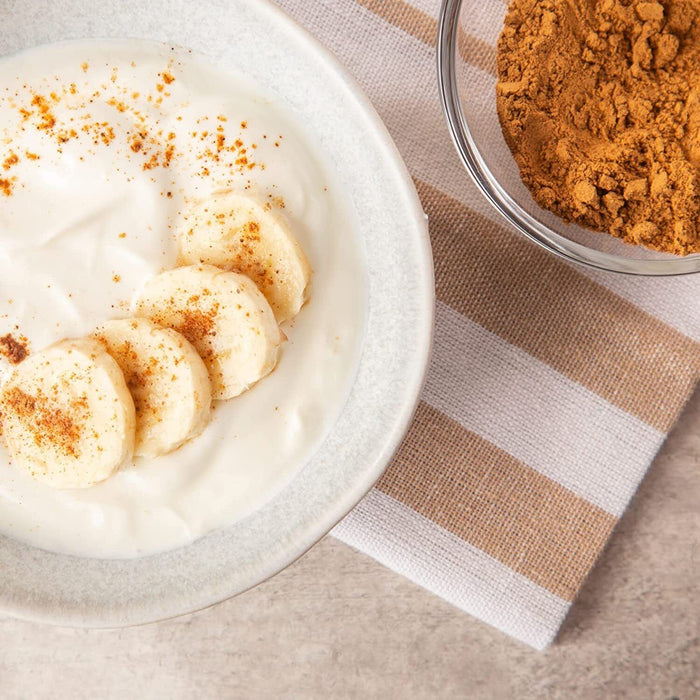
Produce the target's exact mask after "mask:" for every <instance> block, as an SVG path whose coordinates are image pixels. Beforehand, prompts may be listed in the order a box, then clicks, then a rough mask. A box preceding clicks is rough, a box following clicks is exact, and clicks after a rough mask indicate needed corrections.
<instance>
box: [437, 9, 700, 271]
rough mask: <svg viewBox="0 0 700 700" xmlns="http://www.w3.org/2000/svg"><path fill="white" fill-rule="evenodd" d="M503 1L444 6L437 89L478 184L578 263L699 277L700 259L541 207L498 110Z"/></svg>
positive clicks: (531, 233)
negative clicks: (498, 46)
mask: <svg viewBox="0 0 700 700" xmlns="http://www.w3.org/2000/svg"><path fill="white" fill-rule="evenodd" d="M507 6H508V5H507V3H506V2H503V0H490V1H489V2H486V3H484V2H482V0H443V2H442V8H441V10H440V22H439V29H438V46H437V61H438V83H439V86H440V94H441V99H442V106H443V109H444V112H445V116H446V118H447V123H448V126H449V129H450V133H451V136H452V139H453V141H454V144H455V147H456V148H457V151H458V153H459V155H460V157H461V159H462V161H463V163H464V165H465V166H466V168H467V170H468V172H469V174H470V175H471V176H472V178H473V179H474V182H475V183H476V185H477V186H478V187H479V189H480V190H481V191H482V192H483V194H484V195H485V196H486V198H487V199H488V200H489V201H490V202H491V204H492V205H493V206H494V207H495V208H496V209H497V210H498V211H499V212H500V213H501V214H502V215H503V216H504V217H505V218H506V219H508V221H509V222H510V223H511V224H512V225H513V226H514V227H515V228H516V229H517V230H518V231H520V232H521V233H523V234H525V235H526V236H527V237H528V238H530V239H532V240H533V241H535V242H536V243H538V244H539V245H541V246H543V247H544V248H546V249H547V250H549V251H551V252H553V253H555V254H557V255H560V256H561V257H563V258H566V259H568V260H572V261H574V262H577V263H582V264H584V265H589V266H591V267H596V268H599V269H602V270H609V271H612V272H623V273H627V274H633V275H655V276H660V275H683V274H690V273H693V272H700V255H688V256H686V257H680V256H675V255H671V254H667V253H658V252H655V251H651V250H648V249H646V248H642V247H641V246H635V245H630V244H628V243H623V242H622V241H621V240H620V239H618V238H615V237H613V236H609V235H607V234H605V233H598V232H594V231H590V230H588V229H585V228H582V227H580V226H577V225H575V224H567V223H566V222H564V221H563V220H562V219H560V218H559V217H557V216H556V215H555V214H552V213H551V212H548V211H545V210H544V209H542V208H541V207H540V206H538V205H537V204H536V203H535V201H534V200H533V199H532V197H531V196H530V193H529V191H528V190H527V188H526V187H525V185H524V184H523V183H522V181H521V179H520V174H519V169H518V166H517V164H516V163H515V160H514V159H513V156H512V155H511V152H510V149H509V148H508V146H507V144H506V141H505V139H504V138H503V135H502V133H501V128H500V124H499V121H498V115H497V112H496V60H495V58H496V52H495V48H494V47H495V45H496V40H497V39H498V36H499V34H500V32H501V28H502V27H503V19H504V17H505V13H506V10H507Z"/></svg>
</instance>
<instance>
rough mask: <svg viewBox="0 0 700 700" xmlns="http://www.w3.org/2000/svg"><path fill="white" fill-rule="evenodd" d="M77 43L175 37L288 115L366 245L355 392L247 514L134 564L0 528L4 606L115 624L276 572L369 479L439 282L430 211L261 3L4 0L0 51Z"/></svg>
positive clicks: (348, 103) (374, 119)
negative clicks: (45, 544) (288, 475)
mask: <svg viewBox="0 0 700 700" xmlns="http://www.w3.org/2000/svg"><path fill="white" fill-rule="evenodd" d="M88 37H119V38H126V37H134V38H144V39H151V40H159V41H167V42H170V43H175V44H181V45H183V46H187V47H189V48H192V49H193V50H195V51H198V52H200V53H202V54H203V55H205V56H207V57H209V59H210V60H211V61H213V62H214V63H215V64H217V65H219V66H221V67H223V68H225V69H227V70H230V71H232V72H235V73H239V74H243V75H245V76H246V77H247V78H248V79H249V80H251V81H252V82H253V83H254V84H256V85H257V86H258V88H259V89H260V91H261V92H262V93H264V94H266V95H267V96H269V97H271V98H272V99H273V100H274V101H275V102H276V103H277V104H278V105H280V106H282V107H283V108H285V109H287V110H289V111H290V112H291V114H292V115H293V117H294V118H295V121H296V122H297V123H298V124H299V125H300V126H301V128H302V130H303V131H304V132H305V133H306V134H307V135H308V136H309V137H310V138H313V139H314V140H315V142H316V143H317V144H318V147H319V149H320V151H321V152H322V153H323V154H324V155H325V156H326V158H327V159H328V160H329V161H330V163H331V164H332V166H333V168H334V170H335V173H336V177H337V181H338V183H339V184H340V185H342V186H343V187H344V188H345V190H346V191H347V193H348V196H349V199H350V203H351V206H352V208H353V209H354V212H355V215H356V220H357V235H358V236H359V237H360V240H361V244H362V247H363V249H364V253H365V262H366V269H367V278H368V290H367V303H368V309H367V324H366V331H365V337H364V339H363V347H362V357H361V360H360V364H359V369H358V371H357V376H356V379H355V382H354V384H353V387H352V390H351V393H350V397H349V399H348V401H347V404H346V405H345V407H344V408H343V411H342V413H341V415H340V417H339V418H338V420H337V422H336V423H335V425H334V427H333V428H332V430H331V431H330V433H329V434H328V435H327V436H326V439H325V441H324V443H323V445H322V446H321V447H320V449H319V450H318V452H317V453H316V454H315V455H314V456H313V457H312V459H311V460H310V461H309V462H308V463H307V464H305V465H304V466H303V468H302V469H301V470H300V471H299V472H298V474H297V475H296V477H295V478H294V479H293V480H292V481H291V483H289V485H288V486H287V487H286V488H284V489H283V490H282V492H280V493H279V494H278V495H277V496H276V497H275V498H274V499H273V500H272V501H270V502H268V503H267V504H266V505H265V506H264V507H263V508H261V509H260V510H258V511H256V512H255V513H254V514H253V515H251V516H249V517H247V518H245V519H244V520H242V521H240V522H238V523H236V524H234V525H232V526H230V527H228V528H226V529H222V530H218V531H215V532H212V533H210V534H209V535H207V536H205V537H202V538H201V539H199V540H197V541H195V542H194V543H192V544H190V545H188V546H186V547H182V548H180V549H176V550H173V551H169V552H165V553H163V554H157V555H153V556H147V557H142V558H139V559H122V560H114V559H112V560H103V559H84V558H79V557H73V556H67V555H60V554H55V553H51V552H47V551H44V550H40V549H35V548H32V547H30V546H27V545H25V544H22V543H19V542H17V541H15V540H12V539H9V538H4V537H0V612H5V613H9V614H12V615H16V616H19V617H24V618H29V619H34V620H41V621H46V622H51V623H56V624H67V625H80V626H96V627H115V626H124V625H132V624H139V623H144V622H150V621H154V620H158V619H163V618H167V617H171V616H174V615H179V614H183V613H186V612H190V611H193V610H198V609H201V608H203V607H206V606H208V605H212V604H214V603H217V602H219V601H221V600H223V599H225V598H227V597H230V596H232V595H235V594H237V593H240V592H242V591H244V590H246V589H247V588H250V587H251V586H254V585H256V584H257V583H259V582H261V581H263V580H264V579H266V578H268V577H270V576H272V575H273V574H275V573H277V572H278V571H280V570H281V569H282V568H284V567H285V566H287V565H288V564H290V563H291V562H292V561H293V560H294V559H296V558H297V557H298V556H300V555H301V554H302V553H303V552H304V551H306V550H307V549H308V548H309V547H311V546H312V545H313V544H314V543H315V542H317V541H318V540H319V539H320V538H321V537H322V536H323V535H324V534H325V533H326V532H328V530H329V529H330V528H331V527H332V526H333V525H334V524H335V523H337V522H338V521H339V520H340V519H341V518H342V517H343V516H344V515H345V514H346V513H347V512H348V511H349V510H350V509H351V508H352V507H353V506H354V505H355V504H356V503H357V502H358V501H359V500H360V499H361V498H362V496H363V495H364V494H365V493H366V492H367V491H368V490H369V489H370V488H371V486H372V485H373V484H374V482H375V481H376V480H377V479H378V478H379V476H380V475H381V473H382V472H383V471H384V469H385V468H386V466H387V464H388V462H389V460H390V459H391V456H392V455H393V453H394V452H395V450H396V448H397V447H398V445H399V443H400V441H401V439H402V437H403V435H404V433H405V431H406V430H407V428H408V425H409V422H410V420H411V417H412V415H413V411H414V409H415V406H416V403H417V400H418V395H419V392H420V388H421V386H422V383H423V379H424V374H425V369H426V366H427V362H428V357H429V352H430V341H431V333H432V319H433V304H434V288H433V268H432V259H431V253H430V244H429V240H428V235H427V226H426V219H425V216H424V214H423V211H422V209H421V206H420V202H419V200H418V197H417V195H416V192H415V189H414V187H413V183H412V181H411V178H410V176H409V174H408V172H407V171H406V169H405V167H404V165H403V163H402V161H401V158H400V156H399V154H398V152H397V150H396V148H395V146H394V144H393V142H392V141H391V138H390V137H389V135H388V133H387V132H386V129H385V128H384V126H383V125H382V123H381V121H380V120H379V118H378V116H377V114H376V113H375V112H374V110H373V109H372V107H371V105H370V104H369V102H368V100H367V99H366V97H365V96H364V95H363V94H362V92H361V91H360V89H359V88H358V86H357V85H356V84H355V83H354V82H353V81H352V80H351V79H350V78H349V77H348V76H347V74H346V73H345V72H344V71H343V69H342V67H341V66H340V65H339V64H338V63H337V62H336V60H335V59H334V58H333V57H332V56H331V55H330V54H329V53H328V52H327V51H326V50H325V49H324V48H323V47H321V46H320V45H319V44H318V43H317V42H316V41H315V40H314V39H312V38H311V37H310V36H309V35H308V34H306V33H305V32H304V31H303V30H302V29H300V28H299V27H298V26H297V25H295V24H294V23H293V22H292V21H291V20H290V19H289V18H288V17H287V16H286V15H285V14H284V13H282V12H281V11H280V10H279V9H277V8H276V7H274V6H273V5H271V4H269V3H268V2H266V1H264V0H255V1H254V0H200V1H199V2H196V3H191V2H187V1H186V0H179V1H178V2H173V0H154V1H152V2H149V3H142V2H135V1H134V0H131V1H128V2H121V3H103V4H100V5H99V8H98V6H96V5H95V3H94V2H92V0H62V1H61V2H54V1H49V2H45V1H43V0H33V1H32V2H25V0H9V2H6V3H4V4H3V22H2V27H1V28H0V54H2V55H6V54H10V53H13V52H15V51H18V50H21V49H25V48H28V47H30V46H35V45H37V44H42V43H47V42H54V41H59V40H62V39H74V38H88Z"/></svg>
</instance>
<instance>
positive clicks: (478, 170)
mask: <svg viewBox="0 0 700 700" xmlns="http://www.w3.org/2000/svg"><path fill="white" fill-rule="evenodd" d="M462 4H463V0H442V4H441V7H440V15H439V19H438V36H437V51H436V62H437V74H438V88H439V92H440V102H441V105H442V110H443V114H444V115H445V119H446V121H447V126H448V130H449V132H450V136H451V138H452V142H453V144H454V146H455V148H456V150H457V153H458V154H459V157H460V159H461V160H462V163H463V164H464V166H465V167H466V169H467V172H468V173H469V175H470V176H471V178H472V180H473V181H474V183H475V184H476V186H477V187H478V188H479V190H480V191H481V193H482V194H483V195H484V196H485V197H486V199H487V200H488V201H489V202H490V203H491V205H492V206H493V207H494V208H495V209H496V210H497V211H498V212H499V213H500V214H501V215H502V216H503V217H504V218H505V219H506V220H507V221H508V222H509V223H510V224H511V225H512V226H513V227H514V228H515V229H516V230H518V231H519V232H520V233H522V234H524V235H525V236H527V238H529V239H530V240H532V241H534V242H535V243H537V244H538V245H540V246H541V247H543V248H545V249H546V250H548V251H550V252H551V253H554V254H555V255H557V256H559V257H561V258H564V259H566V260H570V261H572V262H575V263H579V264H581V265H585V266H587V267H592V268H596V269H599V270H605V271H608V272H617V273H622V274H627V275H638V276H646V277H669V276H678V275H688V274H693V273H698V272H700V254H697V255H695V254H693V255H689V256H686V257H676V258H673V259H666V260H639V259H636V260H635V259H629V258H624V257H621V256H619V255H613V254H610V253H605V252H603V251H599V250H595V249H593V248H589V247H588V246H585V245H582V244H580V243H576V242H575V241H571V240H569V239H568V238H566V237H564V236H562V235H560V234H558V233H556V232H555V231H553V230H552V229H551V228H549V227H548V226H546V225H545V224H543V223H542V222H540V221H538V220H537V219H535V218H534V217H533V216H531V215H530V214H529V213H528V212H527V211H525V210H524V209H523V208H522V207H521V206H520V205H519V204H518V203H517V202H516V201H515V200H514V199H513V198H512V197H511V196H510V195H509V194H508V192H507V191H506V190H505V189H504V188H503V187H502V186H501V184H500V183H499V182H498V180H496V178H495V177H494V176H493V174H492V173H491V171H490V169H489V168H488V166H487V165H486V162H485V161H484V159H483V157H482V156H481V153H480V151H479V147H478V146H477V144H476V140H475V139H474V137H473V135H472V133H471V130H470V128H469V125H468V123H467V120H466V117H465V115H464V111H463V109H462V104H461V101H460V99H459V88H458V86H457V79H456V74H457V30H458V27H459V14H460V10H461V9H462Z"/></svg>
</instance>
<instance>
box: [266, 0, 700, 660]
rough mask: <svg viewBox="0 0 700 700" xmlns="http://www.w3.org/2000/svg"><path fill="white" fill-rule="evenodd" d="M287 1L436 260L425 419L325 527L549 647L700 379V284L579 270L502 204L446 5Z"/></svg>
mask: <svg viewBox="0 0 700 700" xmlns="http://www.w3.org/2000/svg"><path fill="white" fill-rule="evenodd" d="M491 1H492V2H501V1H502V0H491ZM278 4H279V5H280V6H281V7H282V8H283V9H285V10H286V11H287V12H289V13H290V14H291V15H292V16H293V17H294V18H295V19H296V20H297V21H298V22H299V23H301V24H302V25H303V26H305V27H306V28H307V29H308V30H310V32H311V33H312V34H314V35H315V36H316V37H317V38H318V39H320V40H321V42H323V43H324V44H325V45H326V46H328V47H329V48H330V49H331V50H332V51H333V52H335V54H336V55H337V56H338V57H339V58H340V60H341V61H342V62H343V63H344V64H345V65H346V67H347V68H348V69H349V70H350V72H351V73H352V74H353V75H354V76H355V78H356V79H357V80H358V81H359V82H360V84H361V85H362V86H363V88H364V89H365V91H366V92H367V94H368V95H369V97H370V98H371V99H372V100H373V102H374V105H375V107H376V109H377V110H378V112H379V113H380V115H381V116H382V118H383V119H384V122H385V123H386V125H387V127H388V128H389V131H390V132H391V134H392V136H393V138H394V140H395V141H396V144H397V146H398V147H399V150H400V151H401V153H402V155H403V157H404V159H405V161H406V164H407V165H408V168H409V170H410V171H411V173H412V175H413V177H414V179H415V182H416V186H417V188H418V193H419V195H420V197H421V200H422V202H423V206H424V208H425V211H426V212H427V214H428V216H429V221H430V236H431V240H432V245H433V251H434V255H435V274H436V283H437V299H438V302H437V325H436V337H435V349H434V356H433V359H432V364H431V368H430V371H429V375H428V380H427V385H426V387H425V390H424V393H423V396H422V401H421V403H420V406H419V408H418V413H417V415H416V418H415V422H414V423H413V426H412V428H411V430H410V432H409V434H408V436H407V438H406V440H405V442H404V444H403V446H402V448H401V449H400V451H399V453H398V455H397V456H396V458H395V459H394V461H393V463H392V465H391V466H390V468H389V470H388V471H387V472H386V474H385V475H384V477H383V478H382V479H381V480H380V482H379V483H378V484H377V486H376V487H375V488H374V489H373V491H372V492H371V493H370V494H369V495H368V496H367V497H366V498H365V500H364V501H362V503H361V504H360V505H359V506H358V507H357V508H356V510H355V511H354V512H353V513H352V514H351V515H349V516H348V517H347V518H346V519H345V520H344V521H343V522H342V523H341V524H340V525H338V526H337V527H336V529H335V530H334V532H333V534H334V535H335V536H336V537H338V538H340V539H341V540H343V541H344V542H347V543H348V544H350V545H352V546H354V547H356V548H357V549H359V550H362V551H363V552H366V553H367V554H369V555H371V556H372V557H374V558H375V559H377V560H378V561H380V562H382V563H384V564H385V565H387V566H389V567H391V568H392V569H394V570H396V571H397V572H400V573H401V574H403V575H405V576H407V577H408V578H410V579H412V580H413V581H415V582H416V583H418V584H420V585H422V586H425V587H426V588H428V589H429V590H431V591H433V592H435V593H436V594H438V595H440V596H442V597H443V598H445V599H446V600H448V601H450V602H451V603H453V604H455V605H456V606H458V607H460V608H462V609H463V610H465V611H467V612H469V613H471V614H472V615H475V616H476V617H478V618H480V619H482V620H484V621H486V622H488V623H490V624H492V625H494V626H496V627H498V628H499V629H501V630H503V631H504V632H507V633H508V634H510V635H512V636H514V637H516V638H518V639H520V640H522V641H524V642H526V643H528V644H530V645H532V646H534V647H537V648H543V647H545V646H547V645H548V644H549V643H550V642H551V641H552V639H553V638H554V636H555V635H556V632H557V630H558V628H559V626H560V625H561V623H562V621H563V619H564V616H565V615H566V613H567V610H568V609H569V607H570V605H571V603H572V601H573V600H574V598H575V597H576V594H577V592H578V590H579V589H580V587H581V585H582V583H583V581H584V579H585V578H586V575H587V574H588V572H589V571H590V569H591V567H592V566H593V564H594V562H595V560H596V558H597V557H598V555H599V554H600V552H601V551H602V549H603V548H604V547H605V544H606V542H607V540H608V538H609V537H610V535H611V533H612V531H613V528H614V527H615V523H616V522H617V520H618V519H619V518H620V516H621V515H622V513H623V511H624V509H625V507H626V505H627V503H628V501H629V499H630V498H631V496H632V495H633V494H634V492H635V490H636V488H637V486H638V485H639V482H640V481H641V479H642V478H643V476H644V473H645V471H646V469H647V468H648V466H649V464H650V463H651V461H652V460H653V458H654V455H655V454H656V452H657V451H658V449H659V447H660V446H661V444H662V442H663V440H664V438H665V436H666V434H667V433H668V431H669V430H670V428H671V426H672V425H673V423H674V421H675V420H676V418H677V416H678V414H679V412H680V411H681V409H682V408H683V405H684V404H685V403H686V401H687V400H688V398H689V397H690V395H691V393H692V391H693V388H694V386H695V384H696V383H697V380H698V376H699V375H700V279H699V278H698V277H697V276H696V277H692V278H691V277H686V278H680V279H665V280H663V279H640V278H629V277H622V276H618V275H612V274H605V273H600V272H596V271H592V270H587V269H583V268H580V267H574V266H571V265H569V264H567V263H565V262H563V261H561V260H559V259H557V258H555V257H554V256H552V255H550V254H549V253H547V252H545V251H543V250H541V249H540V248H539V247H537V246H535V245H534V244H531V243H530V242H528V241H526V240H524V239H523V238H522V237H521V236H520V234H518V233H516V232H515V231H514V230H511V229H510V228H509V227H508V225H506V224H505V223H504V222H503V221H502V220H501V219H500V218H499V217H498V215H497V214H496V213H495V212H493V211H492V210H491V209H490V206H489V205H488V203H487V202H486V201H485V200H484V199H483V198H482V196H481V195H480V194H479V192H478V191H477V190H476V188H475V187H474V186H473V185H472V184H471V182H470V181H469V179H468V177H467V175H466V173H465V172H464V170H463V168H462V166H461V164H460V162H459V160H458V158H457V155H456V153H455V151H454V149H453V146H452V143H451V141H450V138H449V136H448V133H447V129H446V127H445V123H444V119H443V116H442V114H441V110H440V104H439V99H438V89H437V80H436V74H435V42H436V31H437V21H436V20H437V15H438V9H439V7H438V6H439V2H438V0H411V4H408V3H407V2H404V1H403V0H322V1H321V0H315V1H314V2H309V0H278ZM485 24H486V23H480V22H479V21H478V18H475V21H474V32H473V35H472V36H471V37H469V38H468V39H467V40H468V41H472V42H475V44H476V45H477V46H478V47H479V50H478V51H476V52H475V55H477V56H480V57H481V58H480V60H479V62H478V63H479V65H475V66H474V70H476V71H489V70H493V69H492V66H493V57H494V55H495V53H494V51H495V50H494V44H495V39H496V37H495V36H493V35H489V34H488V31H487V30H486V29H485V28H484V29H481V28H480V27H481V26H482V25H485ZM496 250H497V251H498V255H496V254H495V253H494V251H496Z"/></svg>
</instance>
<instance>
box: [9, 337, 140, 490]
mask: <svg viewBox="0 0 700 700" xmlns="http://www.w3.org/2000/svg"><path fill="white" fill-rule="evenodd" d="M0 415H1V416H2V429H3V435H4V438H5V442H6V445H7V449H8V451H9V452H10V456H11V457H12V458H13V459H16V460H17V462H18V463H20V464H22V465H23V466H24V467H26V468H27V469H28V470H29V471H30V472H31V474H32V476H33V477H34V478H35V479H37V480H39V481H43V482H44V483H46V484H48V485H49V486H53V487H54V488H85V487H87V486H92V485H93V484H95V483H97V482H99V481H102V480H104V479H106V478H107V477H109V476H111V475H112V474H113V473H114V472H115V471H116V470H117V469H119V467H120V466H122V464H124V462H126V461H127V460H129V459H131V456H132V453H133V450H134V427H135V412H134V402H133V401H132V399H131V395H130V394H129V389H128V388H127V386H126V382H125V381H124V377H123V375H122V372H121V370H120V369H119V366H118V365H117V363H116V362H115V361H114V360H113V359H112V357H110V355H109V354H108V353H107V351H106V350H105V349H104V347H103V346H102V345H101V344H100V343H98V342H97V341H96V340H91V339H81V340H64V341H62V342H60V343H57V344H56V345H52V346H51V347H49V348H47V349H46V350H44V351H43V352H40V353H37V354H35V355H31V356H30V357H28V358H27V359H26V360H24V362H22V363H21V364H19V365H18V366H17V367H16V369H15V370H14V371H13V372H12V374H11V375H10V377H9V378H8V380H7V382H6V383H5V384H4V386H3V388H2V392H1V393H0Z"/></svg>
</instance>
